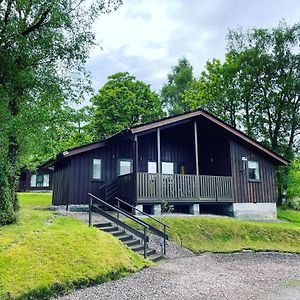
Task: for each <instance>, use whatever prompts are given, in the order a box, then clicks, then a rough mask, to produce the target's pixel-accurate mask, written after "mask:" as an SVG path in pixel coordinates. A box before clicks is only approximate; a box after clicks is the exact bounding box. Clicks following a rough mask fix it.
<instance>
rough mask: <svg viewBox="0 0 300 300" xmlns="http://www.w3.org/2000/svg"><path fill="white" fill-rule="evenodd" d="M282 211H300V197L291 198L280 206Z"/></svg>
mask: <svg viewBox="0 0 300 300" xmlns="http://www.w3.org/2000/svg"><path fill="white" fill-rule="evenodd" d="M282 208H283V209H293V210H300V197H291V198H289V199H287V200H286V201H285V202H284V203H283V204H282Z"/></svg>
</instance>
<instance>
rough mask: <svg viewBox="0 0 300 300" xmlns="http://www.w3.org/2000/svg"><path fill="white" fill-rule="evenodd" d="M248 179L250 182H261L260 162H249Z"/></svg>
mask: <svg viewBox="0 0 300 300" xmlns="http://www.w3.org/2000/svg"><path fill="white" fill-rule="evenodd" d="M248 177H249V179H250V180H259V164H258V161H255V160H248Z"/></svg>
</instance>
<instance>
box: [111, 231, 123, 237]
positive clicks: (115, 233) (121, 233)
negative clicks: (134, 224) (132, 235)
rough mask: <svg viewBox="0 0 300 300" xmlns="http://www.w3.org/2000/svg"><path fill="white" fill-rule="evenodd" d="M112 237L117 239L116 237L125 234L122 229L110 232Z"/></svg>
mask: <svg viewBox="0 0 300 300" xmlns="http://www.w3.org/2000/svg"><path fill="white" fill-rule="evenodd" d="M110 233H111V234H112V235H113V236H115V237H118V236H122V235H124V234H125V230H124V229H119V230H118V231H112V232H110Z"/></svg>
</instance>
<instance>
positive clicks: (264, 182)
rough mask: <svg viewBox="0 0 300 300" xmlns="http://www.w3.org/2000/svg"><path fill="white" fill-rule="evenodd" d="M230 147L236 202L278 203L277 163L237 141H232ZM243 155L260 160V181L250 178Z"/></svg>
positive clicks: (249, 158)
mask: <svg viewBox="0 0 300 300" xmlns="http://www.w3.org/2000/svg"><path fill="white" fill-rule="evenodd" d="M230 149H231V165H232V167H231V168H232V177H233V178H232V179H233V186H234V197H235V201H234V202H238V203H259V202H260V203H276V184H275V165H274V164H273V163H272V162H271V161H269V160H267V159H266V158H265V157H264V156H262V155H261V154H259V153H258V152H256V151H255V150H252V149H250V148H249V147H245V146H244V145H242V144H240V143H238V142H236V141H231V143H230ZM242 157H246V158H247V159H248V160H257V161H258V162H259V172H260V180H259V181H251V180H249V179H248V170H247V162H244V161H243V160H242Z"/></svg>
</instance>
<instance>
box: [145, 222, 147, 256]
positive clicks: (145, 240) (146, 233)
mask: <svg viewBox="0 0 300 300" xmlns="http://www.w3.org/2000/svg"><path fill="white" fill-rule="evenodd" d="M144 258H147V228H146V227H144Z"/></svg>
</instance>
